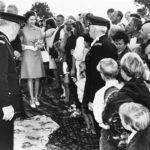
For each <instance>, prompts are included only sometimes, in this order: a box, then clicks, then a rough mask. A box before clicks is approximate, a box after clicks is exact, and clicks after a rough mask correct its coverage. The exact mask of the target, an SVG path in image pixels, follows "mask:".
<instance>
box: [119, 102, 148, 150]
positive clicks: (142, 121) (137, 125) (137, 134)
mask: <svg viewBox="0 0 150 150" xmlns="http://www.w3.org/2000/svg"><path fill="white" fill-rule="evenodd" d="M119 116H120V119H121V123H122V125H123V127H124V128H125V129H126V130H129V131H130V132H131V134H130V136H129V137H128V140H127V144H128V146H127V150H150V111H149V109H148V108H146V107H144V106H143V105H142V104H138V103H134V102H130V103H124V104H122V105H121V106H120V108H119Z"/></svg>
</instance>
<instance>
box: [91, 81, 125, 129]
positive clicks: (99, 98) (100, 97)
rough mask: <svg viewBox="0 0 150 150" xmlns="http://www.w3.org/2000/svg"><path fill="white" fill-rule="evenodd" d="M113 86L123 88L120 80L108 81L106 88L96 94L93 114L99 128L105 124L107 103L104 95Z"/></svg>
mask: <svg viewBox="0 0 150 150" xmlns="http://www.w3.org/2000/svg"><path fill="white" fill-rule="evenodd" d="M111 86H114V87H116V88H118V89H121V88H122V85H121V84H119V82H118V80H115V79H114V80H108V81H107V82H106V84H105V86H104V87H102V88H101V89H100V90H98V91H97V92H96V94H95V98H94V101H93V114H94V118H95V120H96V121H97V122H98V123H99V126H101V124H103V120H102V112H103V111H104V108H105V106H106V102H104V94H105V91H106V90H107V89H108V88H109V87H111Z"/></svg>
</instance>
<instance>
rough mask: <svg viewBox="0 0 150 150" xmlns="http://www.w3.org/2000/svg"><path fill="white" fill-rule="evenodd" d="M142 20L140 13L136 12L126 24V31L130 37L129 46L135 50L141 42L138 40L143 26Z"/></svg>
mask: <svg viewBox="0 0 150 150" xmlns="http://www.w3.org/2000/svg"><path fill="white" fill-rule="evenodd" d="M141 25H142V21H141V18H140V16H139V15H138V14H136V13H134V14H131V15H130V19H129V23H128V24H127V26H126V32H127V34H128V36H129V37H130V43H129V45H128V46H129V48H130V50H131V51H132V50H134V49H135V48H137V47H139V43H138V42H137V39H138V34H139V30H140V28H141Z"/></svg>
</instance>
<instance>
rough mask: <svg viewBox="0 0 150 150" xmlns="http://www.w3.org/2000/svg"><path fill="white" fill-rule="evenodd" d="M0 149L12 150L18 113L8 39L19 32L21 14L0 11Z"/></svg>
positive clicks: (14, 73) (14, 68) (11, 56)
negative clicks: (15, 117)
mask: <svg viewBox="0 0 150 150" xmlns="http://www.w3.org/2000/svg"><path fill="white" fill-rule="evenodd" d="M0 18H1V23H0V70H1V71H0V150H13V129H14V115H15V114H18V113H20V111H21V110H20V105H21V103H20V102H21V101H20V90H19V78H18V73H17V71H16V66H15V60H14V54H13V50H12V46H11V44H10V41H12V40H14V39H15V38H16V36H17V34H18V32H19V29H20V23H22V22H24V20H25V18H24V17H22V16H18V15H14V14H10V13H3V12H0Z"/></svg>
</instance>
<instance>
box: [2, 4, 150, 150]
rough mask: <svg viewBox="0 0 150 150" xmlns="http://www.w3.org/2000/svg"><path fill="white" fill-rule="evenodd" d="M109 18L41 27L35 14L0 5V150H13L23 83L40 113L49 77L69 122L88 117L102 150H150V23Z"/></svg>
mask: <svg viewBox="0 0 150 150" xmlns="http://www.w3.org/2000/svg"><path fill="white" fill-rule="evenodd" d="M106 13H107V16H108V19H105V18H102V17H99V16H95V15H94V14H91V13H80V14H79V15H78V16H77V17H74V16H68V17H66V18H65V17H64V16H63V15H62V14H59V15H57V16H56V17H51V18H48V19H46V20H38V19H37V18H38V16H37V14H36V13H35V12H34V11H27V12H26V14H25V15H24V16H19V15H18V8H17V7H16V6H15V5H9V6H8V7H7V10H6V11H5V4H4V3H3V2H2V1H1V2H0V17H1V19H0V70H1V72H0V107H1V111H0V132H1V134H0V149H3V150H12V149H13V122H14V119H15V115H16V114H20V112H22V110H23V104H22V103H23V102H22V100H21V93H20V85H21V84H22V81H26V82H25V83H26V84H27V87H28V92H29V96H30V101H29V104H30V107H31V108H32V109H36V108H37V107H38V106H40V105H41V103H40V96H44V95H42V94H41V93H42V92H43V93H44V94H46V93H45V84H46V82H47V81H48V80H46V79H47V78H48V77H49V76H50V75H51V76H52V77H53V78H54V79H55V83H56V84H55V86H54V87H51V89H52V90H55V91H56V92H59V93H60V100H61V101H64V103H66V105H68V104H69V105H70V107H69V109H68V111H71V112H72V114H71V115H70V117H77V116H80V115H82V116H83V118H84V121H85V124H86V128H85V129H83V130H85V132H87V133H90V134H96V136H97V138H99V149H100V150H149V149H150V138H149V137H150V127H149V126H150V89H149V88H150V87H149V81H150V36H149V35H150V21H149V20H146V19H144V18H142V17H141V16H140V15H139V14H138V13H131V12H127V13H126V14H125V15H124V14H123V13H122V11H120V10H115V9H113V8H110V9H108V11H107V12H106ZM123 20H125V21H123ZM47 58H48V59H47ZM47 64H48V68H45V66H46V65H47ZM49 73H50V74H49ZM41 90H42V92H41Z"/></svg>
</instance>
